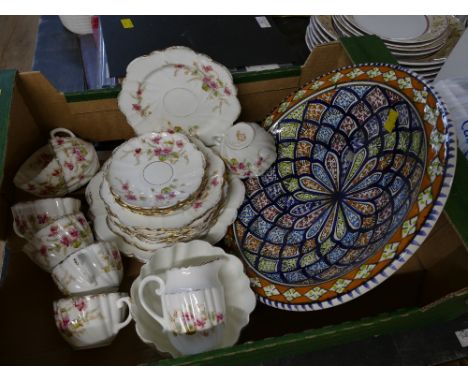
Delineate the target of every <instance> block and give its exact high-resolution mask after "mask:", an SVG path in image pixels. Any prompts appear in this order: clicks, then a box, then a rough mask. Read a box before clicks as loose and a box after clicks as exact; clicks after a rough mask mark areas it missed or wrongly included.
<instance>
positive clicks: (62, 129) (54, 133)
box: [50, 127, 75, 138]
mask: <svg viewBox="0 0 468 382" xmlns="http://www.w3.org/2000/svg"><path fill="white" fill-rule="evenodd" d="M57 133H63V134H67V135H69V136H70V137H72V138H74V137H75V134H73V132H71V131H70V130H68V129H65V128H63V127H57V128H56V129H53V130H52V131H51V132H50V137H51V138H55V135H56V134H57Z"/></svg>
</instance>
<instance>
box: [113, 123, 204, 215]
mask: <svg viewBox="0 0 468 382" xmlns="http://www.w3.org/2000/svg"><path fill="white" fill-rule="evenodd" d="M205 166H206V161H205V157H204V155H203V153H202V152H201V151H200V150H198V148H197V147H196V146H195V145H194V144H193V143H192V142H190V140H189V139H188V137H187V136H186V135H184V134H180V133H175V132H172V131H171V132H159V133H156V132H153V133H148V134H143V135H141V136H138V137H135V138H132V139H130V140H128V141H127V142H125V143H124V144H122V145H121V146H119V147H118V148H117V149H116V150H114V152H113V154H112V158H111V161H110V163H109V167H108V169H107V172H106V179H107V181H108V183H109V187H110V190H111V192H112V194H114V197H115V198H116V200H117V202H119V203H120V204H123V205H125V206H130V207H131V208H132V207H136V208H142V209H164V208H169V207H173V206H176V205H178V204H181V203H184V202H188V203H190V202H191V201H192V199H194V198H195V197H196V195H197V193H198V192H199V189H200V187H202V186H203V185H204V180H205V179H204V178H205Z"/></svg>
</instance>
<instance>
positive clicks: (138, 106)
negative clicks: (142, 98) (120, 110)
mask: <svg viewBox="0 0 468 382" xmlns="http://www.w3.org/2000/svg"><path fill="white" fill-rule="evenodd" d="M132 109H133V110H136V111H141V105H139V104H137V103H134V104H132Z"/></svg>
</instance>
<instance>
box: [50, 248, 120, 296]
mask: <svg viewBox="0 0 468 382" xmlns="http://www.w3.org/2000/svg"><path fill="white" fill-rule="evenodd" d="M122 277H123V267H122V259H121V257H120V253H119V250H118V249H117V247H116V246H115V244H113V243H111V242H98V243H95V244H92V245H90V246H88V247H86V248H83V249H81V250H79V251H77V252H73V253H72V254H71V255H69V256H68V257H67V258H66V259H65V260H63V261H62V262H61V263H60V264H58V265H57V266H56V267H55V268H54V269H53V270H52V279H53V280H54V281H55V283H56V284H57V286H58V288H59V289H60V291H61V292H62V293H63V294H65V295H83V294H91V293H102V292H115V291H117V289H118V288H119V284H120V282H121V281H122Z"/></svg>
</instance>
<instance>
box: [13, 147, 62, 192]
mask: <svg viewBox="0 0 468 382" xmlns="http://www.w3.org/2000/svg"><path fill="white" fill-rule="evenodd" d="M13 183H14V185H15V186H16V187H18V188H20V189H22V190H24V191H26V192H29V193H30V194H33V195H35V196H38V197H55V196H63V195H66V194H68V192H69V190H68V188H67V185H66V183H65V178H64V175H63V168H62V166H61V165H60V162H59V161H58V159H57V157H56V156H55V153H54V150H53V148H52V146H50V145H46V146H43V147H41V148H40V149H38V150H37V151H35V152H34V153H33V154H32V155H31V156H30V157H29V158H28V159H27V160H26V161H25V162H24V163H23V164H22V165H21V167H20V168H19V170H18V171H17V173H16V175H15V177H14V178H13Z"/></svg>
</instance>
